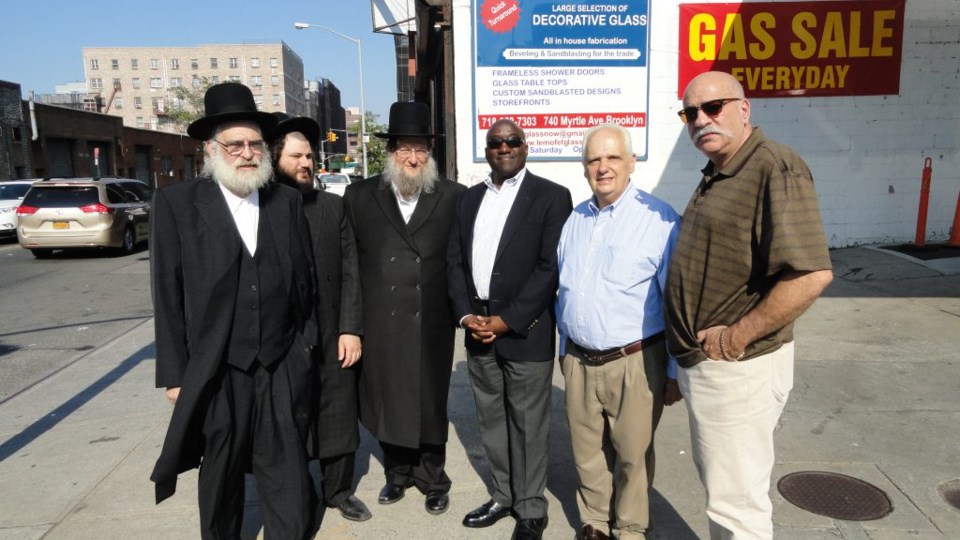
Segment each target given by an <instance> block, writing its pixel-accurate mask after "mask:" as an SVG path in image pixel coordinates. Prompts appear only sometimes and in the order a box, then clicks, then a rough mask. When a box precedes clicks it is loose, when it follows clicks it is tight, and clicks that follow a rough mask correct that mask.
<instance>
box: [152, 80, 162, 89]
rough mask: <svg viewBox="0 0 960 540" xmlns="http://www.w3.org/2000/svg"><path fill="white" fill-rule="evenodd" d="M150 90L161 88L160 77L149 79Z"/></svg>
mask: <svg viewBox="0 0 960 540" xmlns="http://www.w3.org/2000/svg"><path fill="white" fill-rule="evenodd" d="M150 88H163V83H162V82H161V79H160V77H150Z"/></svg>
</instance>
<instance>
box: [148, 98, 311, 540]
mask: <svg viewBox="0 0 960 540" xmlns="http://www.w3.org/2000/svg"><path fill="white" fill-rule="evenodd" d="M204 105H205V111H206V114H205V116H204V117H203V118H200V119H199V120H197V121H195V122H193V123H192V124H190V126H189V127H188V128H187V133H188V134H189V135H190V136H191V137H193V138H194V139H197V140H201V141H204V150H205V152H206V156H207V160H206V163H205V164H204V167H203V174H202V175H201V176H200V177H199V178H198V179H197V180H196V181H191V182H181V183H179V184H174V185H172V186H169V187H166V188H163V189H160V190H158V191H157V192H156V194H155V196H154V201H153V216H152V217H151V222H150V225H151V231H150V233H151V234H150V251H151V261H150V262H151V264H150V273H151V284H152V293H153V302H154V318H155V325H156V355H157V360H156V384H157V386H158V387H162V388H166V395H167V398H168V399H169V400H170V402H171V403H173V405H174V407H173V417H172V419H171V421H170V425H169V428H168V430H167V435H166V438H165V439H164V443H163V449H162V451H161V453H160V457H159V459H158V460H157V464H156V467H155V468H154V471H153V474H152V476H151V479H152V480H153V481H154V482H155V483H156V497H157V502H160V501H162V500H163V499H165V498H167V497H169V496H171V495H172V494H173V492H174V491H175V489H176V481H177V475H178V474H179V473H181V472H184V471H186V470H188V469H191V468H195V467H198V466H199V468H200V477H199V489H198V492H199V504H200V536H201V537H202V538H204V539H221V538H222V539H227V538H239V537H240V528H241V524H242V522H243V510H244V474H245V473H246V472H252V473H253V475H254V477H255V478H256V481H257V488H258V489H257V491H258V493H259V494H260V506H261V509H262V513H263V522H264V533H265V536H266V537H268V538H309V537H310V536H311V535H312V533H313V532H314V523H313V521H314V520H313V516H314V510H315V508H316V500H315V495H314V491H313V482H312V479H311V477H310V474H309V471H308V468H307V454H306V452H307V431H308V429H309V427H310V425H309V424H310V415H311V401H312V396H313V392H314V389H313V384H312V381H313V373H312V360H311V353H312V351H311V349H312V346H311V344H312V343H314V342H315V340H316V337H315V333H316V330H315V324H316V322H315V316H314V314H315V307H314V306H315V305H316V295H315V293H314V287H313V256H312V252H311V250H310V244H309V235H308V231H307V224H306V220H305V219H304V216H303V208H302V203H301V199H300V194H299V193H298V192H297V191H296V190H294V189H291V188H290V187H287V186H282V185H278V184H275V183H271V179H272V176H273V169H272V167H271V165H270V152H269V150H268V149H267V147H266V143H265V142H264V140H263V133H265V132H266V131H268V130H269V129H270V128H272V127H273V126H274V124H276V118H274V117H273V115H270V114H267V113H263V112H259V111H257V107H256V104H255V103H254V100H253V94H252V93H251V92H250V90H249V89H248V88H247V87H245V86H243V85H241V84H237V83H225V84H218V85H214V86H211V87H210V89H209V90H207V92H206V94H205V96H204Z"/></svg>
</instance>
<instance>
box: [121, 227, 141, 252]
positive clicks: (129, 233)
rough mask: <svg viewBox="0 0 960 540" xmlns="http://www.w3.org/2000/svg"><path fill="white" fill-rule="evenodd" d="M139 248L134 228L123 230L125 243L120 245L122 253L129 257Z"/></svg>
mask: <svg viewBox="0 0 960 540" xmlns="http://www.w3.org/2000/svg"><path fill="white" fill-rule="evenodd" d="M136 247H137V239H136V237H135V236H134V235H133V227H127V228H126V229H124V230H123V243H122V244H120V253H122V254H124V255H129V254H131V253H133V250H134V248H136Z"/></svg>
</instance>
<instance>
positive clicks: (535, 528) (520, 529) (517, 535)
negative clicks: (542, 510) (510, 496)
mask: <svg viewBox="0 0 960 540" xmlns="http://www.w3.org/2000/svg"><path fill="white" fill-rule="evenodd" d="M547 521H549V520H548V519H547V516H543V517H542V518H525V519H518V520H517V525H516V527H514V528H513V536H511V537H510V540H540V539H541V538H543V530H544V529H546V528H547Z"/></svg>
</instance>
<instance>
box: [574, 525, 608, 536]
mask: <svg viewBox="0 0 960 540" xmlns="http://www.w3.org/2000/svg"><path fill="white" fill-rule="evenodd" d="M609 538H610V536H609V535H607V534H606V533H604V532H602V531H598V530H597V529H594V528H593V527H591V526H590V525H584V526H583V528H582V529H580V534H579V535H577V540H608V539H609Z"/></svg>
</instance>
